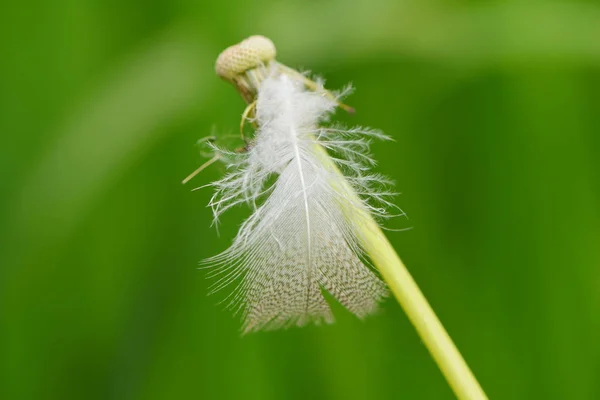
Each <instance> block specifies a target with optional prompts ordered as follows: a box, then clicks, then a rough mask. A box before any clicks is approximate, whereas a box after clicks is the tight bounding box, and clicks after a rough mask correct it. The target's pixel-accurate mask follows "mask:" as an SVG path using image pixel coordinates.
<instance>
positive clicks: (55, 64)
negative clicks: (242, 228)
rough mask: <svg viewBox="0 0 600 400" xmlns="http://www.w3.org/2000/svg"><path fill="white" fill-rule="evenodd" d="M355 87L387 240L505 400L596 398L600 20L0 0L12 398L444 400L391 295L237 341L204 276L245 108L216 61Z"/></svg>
mask: <svg viewBox="0 0 600 400" xmlns="http://www.w3.org/2000/svg"><path fill="white" fill-rule="evenodd" d="M258 33H260V34H264V35H267V36H269V37H270V38H271V39H272V40H273V41H274V42H275V43H276V45H277V47H278V50H279V55H278V58H279V60H280V61H282V62H284V63H286V64H288V65H290V66H293V67H296V68H306V69H310V70H313V71H316V72H318V73H320V74H322V75H324V76H325V77H326V78H327V79H328V86H329V87H331V88H339V87H341V86H343V85H344V84H345V83H347V82H348V81H352V82H353V83H354V85H355V86H356V88H357V91H356V93H355V94H354V95H353V96H352V97H351V98H350V99H349V101H348V102H349V103H350V104H352V105H353V106H354V107H356V109H357V110H358V112H357V114H356V115H354V116H351V117H349V116H345V115H341V114H340V115H339V118H340V119H341V120H343V121H346V122H348V123H351V124H361V125H367V126H372V127H376V128H380V129H382V130H384V131H385V132H386V133H388V134H390V135H391V136H393V137H394V139H395V142H394V143H391V144H390V143H386V144H380V143H378V144H376V145H375V146H374V152H375V155H376V157H377V158H378V159H379V160H380V165H379V167H378V170H379V171H380V172H382V173H384V174H386V175H388V176H390V177H391V178H393V179H394V180H395V181H396V182H397V188H398V190H399V191H401V192H402V195H401V196H399V197H398V198H397V203H398V205H399V206H401V207H402V209H403V210H404V211H405V212H406V213H407V214H408V216H409V218H410V219H409V220H408V221H407V220H405V219H395V220H391V221H389V222H387V223H386V225H387V226H388V227H390V228H400V229H402V228H407V227H412V229H411V230H408V231H402V232H389V233H388V236H389V238H390V240H391V241H392V243H393V244H394V246H395V247H396V249H397V250H398V252H399V254H400V255H401V256H402V258H403V259H404V261H405V262H406V264H407V266H408V267H409V269H410V271H411V272H412V273H413V275H414V276H415V279H416V280H417V282H418V283H419V284H420V286H421V288H422V289H423V291H424V293H425V294H426V296H427V297H428V298H429V300H430V302H431V303H432V305H433V307H434V309H435V310H436V311H437V313H438V314H439V317H440V318H441V320H442V321H443V323H444V324H445V326H446V328H447V329H448V331H449V332H450V334H451V336H452V337H453V338H454V340H455V341H456V343H457V345H458V347H459V348H460V349H461V351H462V353H463V355H464V356H465V358H466V360H467V361H468V363H469V364H470V366H471V367H472V369H473V371H474V372H475V374H476V375H477V376H478V378H479V380H480V382H481V384H482V385H483V387H484V388H485V389H486V391H487V393H488V395H489V396H490V398H492V399H600V340H599V338H600V334H599V333H600V268H599V267H600V243H599V239H600V206H599V205H600V157H599V156H600V136H599V133H600V130H599V126H600V4H598V2H593V1H562V2H558V1H504V2H502V1H491V0H490V1H484V2H476V1H468V0H454V1H449V2H441V1H433V0H401V1H396V0H365V1H362V0H361V1H358V0H346V1H341V0H331V1H317V0H312V1H307V0H296V1H265V0H262V1H252V2H250V1H241V0H235V1H233V0H232V1H226V2H205V1H199V0H196V1H191V0H168V1H167V0H155V1H141V0H119V1H117V0H104V1H99V0H55V1H51V2H18V1H16V0H9V1H3V2H2V4H1V6H0V132H1V134H2V143H3V145H2V156H1V157H0V167H1V168H0V174H1V176H0V189H1V196H0V398H1V399H7V400H9V399H10V400H12V399H127V400H129V399H192V398H193V399H452V398H453V395H452V392H451V391H450V389H449V388H448V387H447V385H446V383H445V382H444V380H443V378H442V375H441V374H440V373H439V371H438V370H437V367H436V365H435V364H434V362H433V361H432V360H431V358H430V356H429V355H428V353H427V350H426V349H425V348H424V346H423V345H422V343H421V342H420V340H419V338H418V336H417V335H416V333H415V331H414V329H413V328H412V326H411V325H410V324H409V322H408V320H407V318H406V316H405V315H404V313H403V312H402V310H401V308H400V307H399V306H398V304H397V303H396V302H395V301H394V300H393V299H390V300H388V301H387V302H386V303H385V304H384V306H383V309H382V311H381V313H380V315H378V316H375V317H372V318H369V319H367V320H365V321H359V320H357V319H356V318H354V317H353V316H352V315H350V314H349V313H347V312H346V311H344V310H342V309H340V308H339V307H336V309H335V314H336V317H337V323H336V324H335V325H332V326H325V327H312V326H311V327H307V328H302V329H291V330H288V331H278V332H270V333H258V334H252V335H249V336H246V337H240V335H239V328H240V322H239V321H238V320H237V319H235V318H233V317H232V316H231V315H230V313H229V312H228V311H227V310H224V309H223V307H222V306H219V305H217V304H216V303H217V300H218V299H217V298H215V297H207V296H206V293H207V288H208V286H209V285H210V282H209V281H207V280H206V279H205V272H203V271H199V270H197V269H196V267H197V262H198V261H199V260H201V259H203V258H205V257H207V256H210V255H214V254H216V253H217V252H218V251H220V250H222V249H224V248H226V247H227V246H228V244H229V243H230V241H231V239H232V237H233V235H234V234H235V231H236V228H237V226H238V224H239V223H240V222H241V220H242V218H243V216H244V215H246V214H247V212H246V211H244V210H241V209H240V210H235V211H233V212H231V213H230V215H228V216H227V217H226V220H225V222H224V223H223V226H222V228H221V235H220V237H219V236H217V234H216V232H215V229H214V228H211V227H210V221H211V213H210V210H209V209H207V208H206V204H207V202H208V200H209V197H210V196H211V193H210V191H209V190H200V191H195V192H190V189H192V188H193V187H194V186H199V185H202V184H205V183H207V182H210V181H212V180H214V179H217V178H218V177H220V176H222V174H223V173H224V168H223V167H222V166H215V167H212V168H210V169H208V170H207V171H205V172H203V173H202V174H201V175H200V176H199V177H197V178H196V179H195V180H194V181H193V183H192V185H191V186H182V185H181V184H180V181H181V179H182V178H183V177H185V176H186V175H187V174H188V173H189V172H191V171H192V170H194V169H195V168H196V167H197V166H198V165H199V164H200V163H201V162H202V161H203V159H202V157H201V156H200V155H199V152H198V148H196V147H195V142H196V140H197V139H198V138H200V137H203V136H205V135H207V134H209V133H211V131H212V130H213V129H216V130H217V131H218V132H220V133H223V134H227V133H232V132H233V133H235V132H236V129H237V126H238V123H239V117H240V114H241V112H242V110H243V108H244V104H243V102H242V100H241V99H240V98H239V96H238V95H237V94H236V92H235V90H234V89H233V88H232V87H231V86H230V85H228V84H226V83H224V82H222V81H220V80H219V79H218V78H217V77H216V76H215V74H214V70H213V65H214V60H215V58H216V56H217V55H218V53H219V52H220V51H221V50H222V49H224V48H225V47H227V46H229V45H231V44H234V43H236V42H238V41H240V40H241V39H243V38H244V37H246V36H249V35H251V34H258Z"/></svg>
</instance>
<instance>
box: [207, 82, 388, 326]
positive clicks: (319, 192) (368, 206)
mask: <svg viewBox="0 0 600 400" xmlns="http://www.w3.org/2000/svg"><path fill="white" fill-rule="evenodd" d="M335 107H336V102H335V100H333V99H330V98H328V97H327V96H324V95H323V93H319V92H312V91H307V90H305V89H304V87H303V85H302V84H301V82H298V81H296V80H295V79H294V78H293V77H290V76H288V75H286V74H283V73H277V72H276V71H273V72H271V73H270V74H269V75H268V77H267V78H266V79H265V80H264V81H263V82H262V83H261V86H260V88H259V91H258V97H257V104H256V122H257V125H258V127H259V128H258V129H257V132H256V135H255V140H254V142H253V143H252V145H251V146H250V148H249V149H248V151H247V152H246V153H243V154H235V153H228V154H227V157H226V159H228V160H230V164H229V165H228V167H229V169H230V172H229V173H228V174H227V175H226V176H225V177H224V178H223V179H221V180H219V181H217V182H214V183H213V184H212V186H213V187H214V188H215V194H214V196H213V198H212V199H211V202H210V205H211V207H212V209H213V212H214V215H215V219H218V217H219V216H220V215H221V214H222V213H223V212H224V211H226V210H227V209H229V208H231V207H233V206H235V205H237V204H240V203H247V204H249V205H250V206H251V207H252V209H253V212H252V214H251V216H250V217H249V218H248V219H247V220H246V221H244V223H243V224H242V226H241V227H240V230H239V232H238V234H237V236H236V237H235V239H234V241H233V244H232V245H231V247H229V248H228V249H227V250H225V251H224V252H223V253H221V254H219V255H217V256H215V257H212V258H210V259H208V260H206V264H207V265H208V266H210V267H213V271H212V272H211V276H213V277H215V278H216V281H215V283H214V288H213V291H218V290H220V289H223V288H225V287H227V286H235V288H234V289H233V290H232V291H231V293H230V294H229V296H228V297H227V301H228V303H229V305H230V306H231V307H232V308H234V309H235V310H236V311H241V312H242V315H243V320H244V325H243V330H244V332H248V331H253V330H259V329H275V328H280V327H286V326H291V325H299V326H302V325H305V324H307V323H308V322H315V323H321V322H326V323H329V322H332V321H333V316H332V314H331V310H330V308H329V306H328V304H327V302H326V300H325V298H324V297H323V294H322V290H326V291H327V292H329V293H330V294H331V295H332V296H333V297H335V298H336V299H337V300H338V301H339V302H340V303H341V304H343V305H344V306H345V307H346V308H347V309H348V310H350V311H351V312H353V313H354V314H355V315H357V316H358V317H361V318H362V317H364V316H366V315H368V314H370V313H372V312H374V311H375V310H376V309H377V306H378V303H379V301H381V300H382V298H384V297H385V296H386V295H387V289H386V286H385V284H384V283H383V281H382V280H381V279H380V278H379V277H378V276H377V275H376V273H375V272H374V271H373V270H372V269H371V268H370V267H368V266H367V265H366V263H365V262H364V261H363V260H364V257H363V253H362V250H361V247H360V245H359V242H360V240H359V234H358V233H357V232H359V231H360V229H361V227H362V218H364V217H365V216H367V215H369V214H375V215H377V216H383V215H384V214H385V208H386V205H389V203H387V201H386V195H387V193H388V191H387V190H386V189H379V188H380V187H381V186H382V185H385V184H386V182H385V180H384V179H383V178H382V177H380V176H377V175H371V174H369V172H368V170H369V167H370V166H371V165H373V164H374V161H373V160H372V159H371V158H370V156H369V155H368V149H369V143H370V140H371V139H372V138H382V139H385V138H386V137H385V136H384V135H382V134H381V133H379V132H377V131H373V130H370V129H365V128H354V129H344V128H342V127H339V126H333V127H322V126H321V125H322V124H323V123H325V122H327V120H328V116H329V115H330V114H331V112H332V111H333V110H334V108H335ZM323 149H326V150H327V153H325V152H324V150H323ZM215 150H217V151H221V150H220V149H215ZM327 154H329V155H327ZM324 157H331V158H329V159H328V160H324ZM340 171H343V172H344V174H342V173H341V172H340ZM274 177H275V178H274ZM349 216H350V217H349Z"/></svg>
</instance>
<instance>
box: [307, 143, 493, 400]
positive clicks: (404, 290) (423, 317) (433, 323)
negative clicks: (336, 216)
mask: <svg viewBox="0 0 600 400" xmlns="http://www.w3.org/2000/svg"><path fill="white" fill-rule="evenodd" d="M318 147H319V149H320V150H321V156H322V157H321V161H323V163H325V164H326V165H328V166H329V168H331V169H332V170H334V171H336V172H337V173H338V174H340V175H342V173H341V172H340V171H339V169H338V168H337V167H336V166H335V164H334V163H333V161H332V160H331V158H330V157H329V155H328V154H327V151H326V150H325V149H324V148H323V147H322V146H318ZM336 181H341V182H344V185H345V186H346V187H344V188H340V189H341V190H342V191H343V192H344V193H348V194H350V196H356V194H355V192H354V190H352V188H351V187H350V185H349V184H348V182H347V181H346V180H345V179H341V180H337V179H336ZM354 201H355V202H357V203H356V204H358V202H360V200H359V199H358V197H357V196H356V199H355V200H354ZM354 201H353V202H354ZM346 218H348V219H349V220H351V221H353V222H354V223H355V225H357V226H359V227H360V228H359V229H360V232H359V235H358V237H359V239H360V241H361V245H362V247H363V249H364V250H365V251H366V253H367V254H368V255H369V258H370V259H371V261H372V262H373V264H375V266H376V267H377V269H378V270H379V272H380V273H381V275H382V276H383V279H384V280H385V281H386V282H387V284H388V286H389V287H390V289H391V291H392V293H393V294H394V297H396V299H397V300H398V302H399V303H400V305H401V306H402V308H403V309H404V312H406V315H407V316H408V318H409V319H410V321H411V322H412V324H413V325H414V327H415V329H416V330H417V332H418V334H419V336H420V337H421V339H422V340H423V343H424V344H425V346H426V347H427V349H428V350H429V352H430V353H431V356H432V357H433V359H434V360H435V362H436V363H437V365H438V367H439V368H440V370H441V371H442V373H443V374H444V376H445V378H446V380H447V381H448V384H449V385H450V387H451V388H452V390H453V391H454V394H455V395H456V397H457V398H458V399H460V400H485V399H487V396H486V395H485V393H484V391H483V389H482V388H481V386H480V385H479V382H477V379H476V378H475V375H473V372H471V370H470V369H469V366H468V365H467V363H466V362H465V360H464V358H463V357H462V356H461V354H460V352H459V351H458V349H457V348H456V346H455V345H454V343H453V342H452V339H451V338H450V336H449V335H448V332H446V330H445V329H444V326H443V325H442V323H441V322H440V320H439V319H438V317H437V316H436V315H435V312H434V311H433V309H432V308H431V306H430V305H429V303H428V302H427V299H426V298H425V296H424V295H423V292H421V290H420V289H419V286H418V285H417V283H416V282H415V280H414V279H413V277H412V276H411V274H410V273H409V272H408V269H407V268H406V266H405V265H404V263H403V262H402V260H401V259H400V257H399V256H398V254H397V253H396V251H395V250H394V248H393V247H392V245H391V244H390V242H389V240H388V239H387V238H386V236H385V235H384V234H383V232H382V231H381V228H380V227H379V225H378V224H377V222H375V220H374V219H373V217H372V216H371V215H370V214H369V213H368V212H366V211H364V212H362V213H359V214H357V212H356V207H353V208H352V212H348V213H346Z"/></svg>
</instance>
